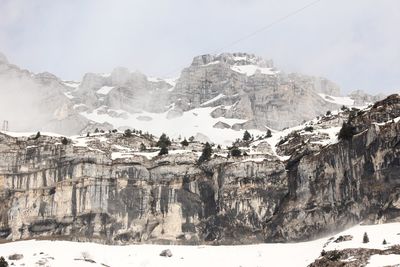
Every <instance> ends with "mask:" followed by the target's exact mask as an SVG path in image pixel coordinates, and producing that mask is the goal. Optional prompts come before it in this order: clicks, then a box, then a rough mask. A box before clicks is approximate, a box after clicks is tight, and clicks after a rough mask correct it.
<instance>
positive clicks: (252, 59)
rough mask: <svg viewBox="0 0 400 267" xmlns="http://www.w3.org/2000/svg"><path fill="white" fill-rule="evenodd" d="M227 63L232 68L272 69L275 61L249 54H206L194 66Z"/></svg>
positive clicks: (198, 57)
mask: <svg viewBox="0 0 400 267" xmlns="http://www.w3.org/2000/svg"><path fill="white" fill-rule="evenodd" d="M220 62H222V63H225V64H228V65H232V66H244V65H256V66H259V67H265V68H272V67H273V65H274V64H273V61H272V60H266V59H264V58H262V57H259V56H256V55H254V54H249V53H242V52H238V53H221V54H218V55H211V54H205V55H200V56H197V57H195V58H194V59H193V62H192V66H201V65H208V64H217V63H220Z"/></svg>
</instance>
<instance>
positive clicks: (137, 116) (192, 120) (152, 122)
mask: <svg viewBox="0 0 400 267" xmlns="http://www.w3.org/2000/svg"><path fill="white" fill-rule="evenodd" d="M214 109H216V108H215V107H204V108H196V109H192V110H189V111H186V112H184V113H183V115H182V116H180V117H176V118H170V119H168V118H167V114H168V111H167V112H164V113H150V112H141V113H134V114H132V113H129V114H128V113H127V118H116V117H111V116H110V115H108V114H99V113H101V112H99V113H98V112H97V110H95V111H93V112H91V113H88V112H82V113H81V115H83V116H84V117H86V118H88V119H90V120H93V121H95V122H99V123H103V122H108V123H111V124H112V125H113V126H114V127H116V128H119V127H131V128H135V129H140V130H142V131H148V132H150V133H152V134H154V135H156V136H160V135H161V134H162V133H166V134H167V135H169V136H170V137H172V138H178V137H182V138H184V137H186V138H188V137H190V136H196V135H197V134H198V133H201V134H203V135H205V136H206V137H207V138H208V139H209V140H210V141H211V142H213V143H216V144H221V145H230V144H231V143H232V142H233V141H234V140H236V139H237V138H242V137H243V131H235V130H233V129H218V128H214V127H213V125H214V124H215V123H217V122H219V121H221V122H224V123H227V124H229V125H230V126H232V125H233V124H235V123H243V122H245V121H246V120H240V119H227V118H223V117H220V118H213V117H211V115H210V113H211V112H212V111H213V110H214ZM143 117H146V118H150V119H147V120H142V119H141V118H143ZM250 132H251V133H252V134H254V135H257V134H264V132H261V131H258V130H251V131H250Z"/></svg>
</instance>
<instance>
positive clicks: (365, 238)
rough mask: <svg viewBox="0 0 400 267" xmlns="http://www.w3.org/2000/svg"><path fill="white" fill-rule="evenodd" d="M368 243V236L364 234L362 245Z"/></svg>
mask: <svg viewBox="0 0 400 267" xmlns="http://www.w3.org/2000/svg"><path fill="white" fill-rule="evenodd" d="M368 242H369V238H368V234H367V232H365V233H364V236H363V243H368Z"/></svg>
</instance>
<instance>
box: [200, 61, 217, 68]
mask: <svg viewBox="0 0 400 267" xmlns="http://www.w3.org/2000/svg"><path fill="white" fill-rule="evenodd" d="M216 64H219V60H216V61H211V62H210V63H207V64H204V65H203V67H205V66H210V65H216Z"/></svg>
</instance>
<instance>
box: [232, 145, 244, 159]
mask: <svg viewBox="0 0 400 267" xmlns="http://www.w3.org/2000/svg"><path fill="white" fill-rule="evenodd" d="M230 154H231V156H232V157H240V156H241V155H242V151H240V149H239V148H237V147H235V146H234V147H232V149H231V151H230Z"/></svg>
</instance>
